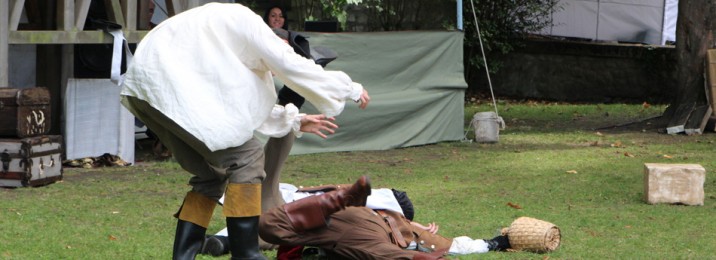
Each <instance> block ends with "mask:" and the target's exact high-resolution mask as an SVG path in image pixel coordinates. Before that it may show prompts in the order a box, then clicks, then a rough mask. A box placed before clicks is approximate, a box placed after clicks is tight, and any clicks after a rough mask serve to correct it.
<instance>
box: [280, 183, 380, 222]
mask: <svg viewBox="0 0 716 260" xmlns="http://www.w3.org/2000/svg"><path fill="white" fill-rule="evenodd" d="M368 195H370V180H369V179H368V176H361V177H360V178H359V179H358V180H357V181H356V183H355V184H353V185H352V186H350V187H347V188H343V189H338V190H335V191H331V192H328V193H324V194H321V195H317V196H310V197H307V198H304V199H300V200H297V201H294V202H291V203H288V204H284V205H283V208H284V209H285V210H286V215H288V219H289V220H290V221H291V224H292V225H293V228H294V230H295V231H296V232H297V233H301V232H304V231H306V230H311V229H314V228H319V227H325V226H327V225H328V218H329V217H330V215H331V214H333V213H335V212H337V211H340V210H343V209H344V208H346V207H349V206H355V207H362V206H365V203H366V199H367V198H368Z"/></svg>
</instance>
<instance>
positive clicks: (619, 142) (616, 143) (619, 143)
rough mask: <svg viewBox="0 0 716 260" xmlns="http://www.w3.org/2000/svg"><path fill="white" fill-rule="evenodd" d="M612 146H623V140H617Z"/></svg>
mask: <svg viewBox="0 0 716 260" xmlns="http://www.w3.org/2000/svg"><path fill="white" fill-rule="evenodd" d="M611 146H612V147H622V142H621V141H616V142H614V143H613V144H612V145H611Z"/></svg>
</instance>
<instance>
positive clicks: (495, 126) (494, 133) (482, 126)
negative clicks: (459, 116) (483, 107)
mask: <svg viewBox="0 0 716 260" xmlns="http://www.w3.org/2000/svg"><path fill="white" fill-rule="evenodd" d="M470 124H471V125H472V127H473V128H474V129H475V141H476V142H478V143H497V142H498V141H500V130H504V129H505V121H504V120H502V117H499V116H497V113H495V112H478V113H475V115H474V116H473V117H472V121H471V122H470Z"/></svg>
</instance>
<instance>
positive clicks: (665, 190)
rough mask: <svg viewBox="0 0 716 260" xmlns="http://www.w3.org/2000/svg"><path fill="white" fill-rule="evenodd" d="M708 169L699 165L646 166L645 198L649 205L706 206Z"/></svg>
mask: <svg viewBox="0 0 716 260" xmlns="http://www.w3.org/2000/svg"><path fill="white" fill-rule="evenodd" d="M705 178H706V169H704V167H703V166H701V165H698V164H665V163H645V164H644V197H645V199H646V202H647V203H649V204H656V203H681V204H686V205H704V181H705Z"/></svg>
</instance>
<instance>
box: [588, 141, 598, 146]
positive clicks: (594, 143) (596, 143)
mask: <svg viewBox="0 0 716 260" xmlns="http://www.w3.org/2000/svg"><path fill="white" fill-rule="evenodd" d="M589 146H599V141H594V142H593V143H590V144H589Z"/></svg>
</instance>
